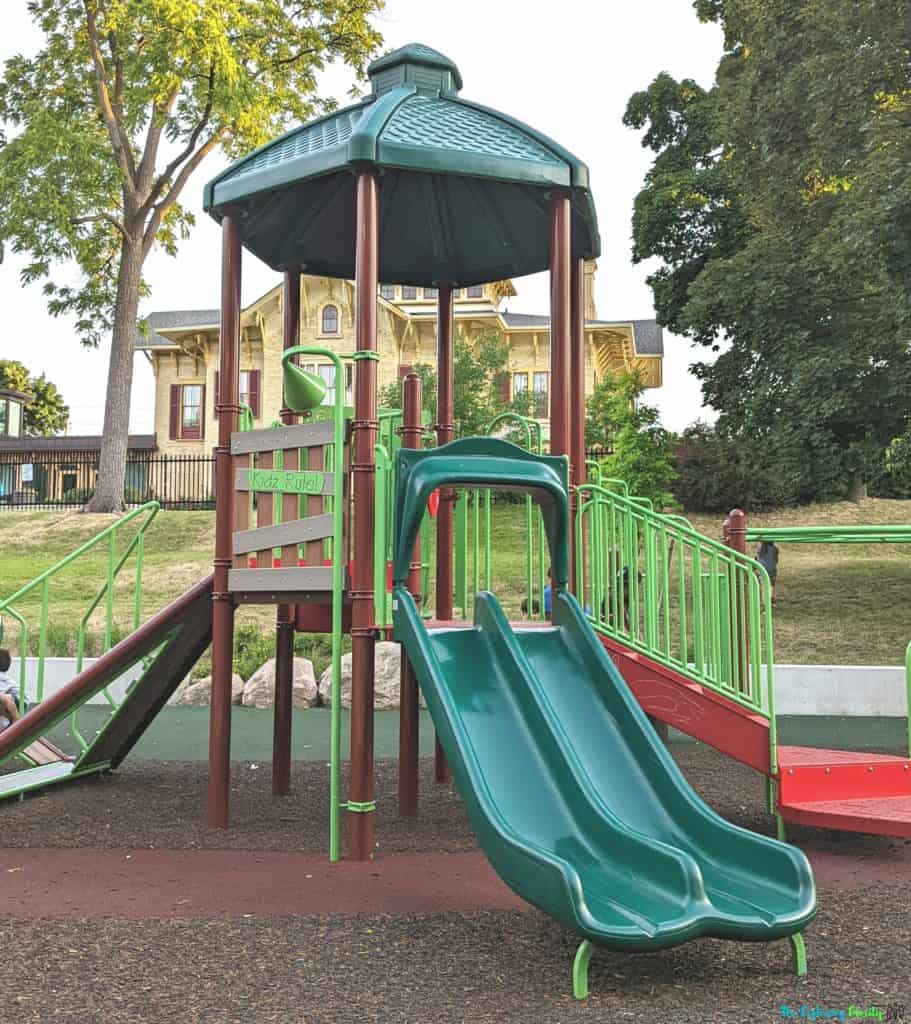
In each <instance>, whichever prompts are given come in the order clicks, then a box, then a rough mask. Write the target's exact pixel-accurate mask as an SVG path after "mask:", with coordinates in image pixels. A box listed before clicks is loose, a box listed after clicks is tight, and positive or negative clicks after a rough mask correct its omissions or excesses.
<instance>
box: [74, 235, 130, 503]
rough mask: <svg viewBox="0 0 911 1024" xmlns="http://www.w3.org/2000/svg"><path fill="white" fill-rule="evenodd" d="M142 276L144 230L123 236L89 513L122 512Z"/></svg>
mask: <svg viewBox="0 0 911 1024" xmlns="http://www.w3.org/2000/svg"><path fill="white" fill-rule="evenodd" d="M141 277H142V232H141V231H138V232H134V234H133V236H132V237H129V238H124V240H123V244H122V245H121V248H120V268H119V270H118V272H117V300H116V304H115V306H114V330H113V334H112V336H111V358H110V362H109V363H108V389H107V396H106V399H105V408H104V430H103V433H102V437H101V453H100V456H99V459H98V481H97V483H96V485H95V493H94V495H93V496H92V498H91V499H90V501H89V502H88V504H87V505H86V506H85V509H84V511H86V512H122V511H123V509H124V500H123V489H124V480H125V477H126V463H127V439H128V437H129V429H130V388H131V386H132V384H133V339H134V337H135V334H136V321H137V317H138V314H139V282H140V279H141Z"/></svg>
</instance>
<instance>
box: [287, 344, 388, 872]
mask: <svg viewBox="0 0 911 1024" xmlns="http://www.w3.org/2000/svg"><path fill="white" fill-rule="evenodd" d="M299 353H300V354H302V355H314V356H321V357H323V358H326V359H329V360H330V361H331V362H332V364H333V365H334V366H335V379H336V381H338V382H341V381H343V380H344V368H343V364H342V359H341V357H340V356H339V355H337V354H336V353H335V352H333V351H332V350H331V349H328V348H315V347H314V348H311V347H309V346H307V345H295V346H293V347H292V348H287V349H285V351H284V352H283V353H282V363H283V364H284V363H285V361H286V360H288V359H290V358H292V357H293V356H295V355H297V354H299ZM344 403H345V389H344V388H343V387H341V386H339V387H336V389H335V402H334V405H333V409H332V425H333V443H332V455H333V462H334V465H333V488H332V490H333V493H332V705H331V709H330V718H329V860H330V861H332V862H335V861H337V860H338V859H339V857H340V855H341V839H340V836H341V815H340V811H341V801H340V799H339V797H340V791H341V788H340V763H341V735H342V709H341V696H342V686H341V683H342V597H343V593H344V587H345V549H344V528H345V519H344V515H345V505H344V493H345V492H344V484H345V479H344V475H345V404H344ZM375 547H380V548H381V547H382V545H375ZM385 593H386V581H385V566H384V575H383V594H385Z"/></svg>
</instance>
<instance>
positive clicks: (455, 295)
mask: <svg viewBox="0 0 911 1024" xmlns="http://www.w3.org/2000/svg"><path fill="white" fill-rule="evenodd" d="M452 297H453V298H454V299H460V298H461V297H462V289H461V288H453V289H452Z"/></svg>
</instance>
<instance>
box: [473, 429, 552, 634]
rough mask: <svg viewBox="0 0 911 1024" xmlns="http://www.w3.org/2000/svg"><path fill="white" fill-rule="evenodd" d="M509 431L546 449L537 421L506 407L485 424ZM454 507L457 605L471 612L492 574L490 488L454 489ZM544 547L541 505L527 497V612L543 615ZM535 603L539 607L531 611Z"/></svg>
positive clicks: (498, 433) (489, 585) (532, 615)
mask: <svg viewBox="0 0 911 1024" xmlns="http://www.w3.org/2000/svg"><path fill="white" fill-rule="evenodd" d="M504 430H506V431H509V432H510V433H512V434H513V435H514V436H515V435H518V436H517V437H515V440H516V443H517V444H520V445H522V446H524V447H525V448H526V449H527V450H528V451H531V452H535V453H536V454H538V455H541V454H543V452H544V441H543V436H542V433H541V424H540V423H539V422H538V421H537V420H536V419H534V418H533V417H531V416H522V415H520V414H519V413H514V412H504V413H501V414H500V415H499V416H497V417H495V418H494V419H493V420H492V421H491V423H490V425H489V426H488V428H487V434H488V436H491V435H495V436H502V433H503V431H504ZM456 494H457V499H456V509H455V606H456V607H457V608H458V609H460V610H461V614H462V616H463V617H465V618H468V617H469V616H470V613H471V612H470V605H471V601H472V595H473V594H476V593H478V592H479V591H480V590H490V589H491V588H492V585H493V581H492V579H491V496H490V491H489V490H480V489H471V488H469V489H458V490H457V492H456ZM547 566H548V552H547V540H546V537H545V533H544V521H543V519H542V518H541V511H540V509H539V508H538V507H537V506H536V505H535V502H534V500H533V499H532V498H531V497H530V496H528V495H526V497H525V608H526V609H527V611H526V613H525V615H526V617H527V618H529V619H543V618H544V588H545V587H546V586H547ZM536 603H537V607H538V611H537V612H535V605H536Z"/></svg>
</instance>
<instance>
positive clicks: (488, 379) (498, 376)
mask: <svg viewBox="0 0 911 1024" xmlns="http://www.w3.org/2000/svg"><path fill="white" fill-rule="evenodd" d="M508 367H509V347H508V345H507V344H506V342H505V341H504V340H503V338H502V337H501V336H500V334H499V332H497V331H483V332H482V333H481V334H479V335H478V337H477V338H476V339H475V340H474V341H472V342H468V341H466V340H465V339H464V338H463V337H462V336H461V335H458V336H457V337H456V338H455V340H454V342H453V361H452V377H453V406H454V411H455V427H456V437H474V436H476V435H479V434H486V433H487V427H488V425H489V424H490V422H491V420H493V419H494V417H496V416H498V415H499V414H500V413H501V412H505V411H506V410H507V409H511V408H514V407H515V409H516V411H519V412H523V413H525V412H527V408H526V406H525V405H524V404H523V402H522V401H521V398H520V399H519V400H518V401H517V402H516V403H510V402H509V401H507V400H506V398H505V397H504V396H505V392H506V388H505V383H506V381H507V379H508V373H509V369H508ZM413 369H414V372H415V373H418V374H420V376H421V381H422V384H423V404H424V408H425V409H426V410H428V411H429V412H430V416H431V419H432V420H435V419H436V389H437V377H436V370H435V368H434V367H432V366H429V365H428V364H426V363H421V364H418V365H416V366H415V367H414V368H413ZM379 402H380V405H381V406H382V407H383V408H386V409H400V408H401V407H402V383H401V381H399V380H395V381H390V382H389V383H388V384H387V385H386V386H385V387H383V388H382V389H381V390H380V399H379Z"/></svg>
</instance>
